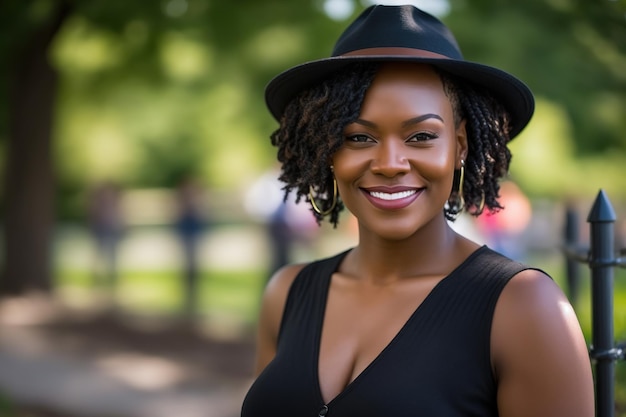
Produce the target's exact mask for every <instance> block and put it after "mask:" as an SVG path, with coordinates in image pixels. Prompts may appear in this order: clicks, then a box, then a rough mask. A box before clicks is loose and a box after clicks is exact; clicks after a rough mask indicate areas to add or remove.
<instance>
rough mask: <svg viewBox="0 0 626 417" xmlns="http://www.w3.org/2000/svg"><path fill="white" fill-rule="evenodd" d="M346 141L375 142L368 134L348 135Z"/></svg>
mask: <svg viewBox="0 0 626 417" xmlns="http://www.w3.org/2000/svg"><path fill="white" fill-rule="evenodd" d="M346 141H347V142H352V143H367V142H373V141H374V140H373V139H372V138H370V137H369V136H367V135H363V134H356V135H349V136H347V137H346Z"/></svg>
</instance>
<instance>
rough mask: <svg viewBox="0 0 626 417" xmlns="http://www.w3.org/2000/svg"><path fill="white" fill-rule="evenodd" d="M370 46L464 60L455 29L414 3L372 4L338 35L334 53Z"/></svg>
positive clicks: (337, 54) (333, 54) (341, 53)
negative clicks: (423, 52) (409, 50)
mask: <svg viewBox="0 0 626 417" xmlns="http://www.w3.org/2000/svg"><path fill="white" fill-rule="evenodd" d="M369 48H410V49H416V50H420V51H429V52H433V53H436V54H439V55H443V56H445V57H447V58H450V59H455V60H463V55H462V54H461V50H460V49H459V46H458V44H457V42H456V39H455V38H454V35H453V34H452V32H451V31H450V30H449V29H448V28H447V27H446V26H445V25H444V24H443V23H442V22H441V21H440V20H439V19H437V18H436V17H434V16H432V15H430V14H428V13H426V12H424V11H422V10H420V9H418V8H416V7H413V6H411V5H404V6H384V5H375V6H370V7H369V8H368V9H367V10H365V11H363V13H361V15H360V16H359V17H358V18H357V19H356V20H355V21H354V22H352V24H350V26H348V27H347V28H346V30H345V31H344V32H343V34H342V35H341V36H340V37H339V39H338V40H337V43H336V44H335V48H334V49H333V52H332V56H340V55H345V54H347V53H350V52H354V51H358V50H363V49H369Z"/></svg>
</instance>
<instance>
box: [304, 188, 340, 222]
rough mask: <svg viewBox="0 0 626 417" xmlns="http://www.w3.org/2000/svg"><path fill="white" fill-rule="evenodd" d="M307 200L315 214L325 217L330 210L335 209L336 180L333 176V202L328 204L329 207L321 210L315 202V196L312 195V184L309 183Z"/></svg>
mask: <svg viewBox="0 0 626 417" xmlns="http://www.w3.org/2000/svg"><path fill="white" fill-rule="evenodd" d="M309 201H310V202H311V206H312V207H313V210H314V211H315V212H316V213H317V214H319V215H320V216H321V217H325V216H327V215H329V214H330V213H332V211H333V210H334V209H335V206H336V205H337V180H336V179H334V178H333V203H332V204H331V205H330V208H329V209H327V210H324V211H322V210H321V209H320V208H319V207H318V206H317V203H316V202H315V197H313V186H312V185H309Z"/></svg>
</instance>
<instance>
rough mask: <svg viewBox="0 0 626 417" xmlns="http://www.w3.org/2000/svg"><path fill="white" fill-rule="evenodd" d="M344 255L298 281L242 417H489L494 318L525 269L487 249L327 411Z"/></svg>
mask: <svg viewBox="0 0 626 417" xmlns="http://www.w3.org/2000/svg"><path fill="white" fill-rule="evenodd" d="M346 253H347V252H344V253H341V254H339V255H336V256H334V257H332V258H328V259H324V260H321V261H317V262H314V263H312V264H310V265H308V266H306V267H305V268H304V269H303V270H302V271H301V272H300V274H299V275H298V276H297V277H296V279H295V280H294V282H293V284H292V286H291V289H290V290H289V295H288V297H287V302H286V305H285V311H284V314H283V320H282V323H281V328H280V333H279V339H278V345H277V352H276V356H275V358H274V359H273V360H272V362H270V363H269V365H268V366H267V367H266V368H265V370H264V371H263V372H262V373H261V375H259V377H258V378H257V379H256V381H255V382H254V383H253V385H252V387H251V388H250V390H249V391H248V394H247V396H246V398H245V400H244V403H243V407H242V412H241V416H242V417H265V416H267V417H315V416H318V415H326V416H328V417H437V416H441V417H492V416H497V415H498V410H497V403H496V382H495V380H494V377H493V374H492V369H491V362H490V333H491V323H492V318H493V312H494V308H495V305H496V302H497V300H498V297H499V295H500V293H501V291H502V289H503V288H504V286H505V285H506V283H507V282H508V281H509V280H510V279H511V278H512V277H513V276H514V275H515V274H516V273H518V272H520V271H522V270H524V269H528V267H526V266H524V265H522V264H520V263H517V262H514V261H512V260H510V259H508V258H506V257H504V256H502V255H500V254H498V253H496V252H494V251H492V250H491V249H489V248H487V247H486V246H483V247H481V248H480V249H478V250H477V251H475V252H474V253H473V254H472V255H470V256H469V257H468V258H467V259H466V260H465V261H464V262H463V263H462V264H461V265H460V266H459V267H457V268H456V269H455V270H454V271H453V272H452V273H450V275H448V276H446V277H445V278H444V279H442V280H441V281H440V282H439V283H438V284H437V285H436V286H435V287H434V288H433V289H432V291H431V292H430V293H429V294H428V296H427V297H426V298H425V299H424V301H423V302H422V303H421V304H420V306H419V307H418V308H417V309H416V310H415V311H414V313H413V314H412V315H411V317H410V318H409V319H408V321H407V322H406V323H405V324H404V326H403V327H402V329H401V330H400V331H399V332H398V334H397V335H396V336H395V337H394V338H393V340H392V341H391V342H390V343H389V344H388V345H387V346H386V347H385V349H384V350H383V351H382V352H381V353H380V354H379V355H378V356H377V357H376V359H375V360H374V361H373V362H372V363H371V364H370V365H369V366H368V367H367V368H366V369H365V370H364V371H363V372H362V373H361V374H360V375H358V376H357V378H356V379H355V380H354V381H352V382H351V383H350V384H349V385H348V386H347V387H346V388H345V390H344V391H343V392H341V393H340V394H339V395H338V396H337V397H335V398H334V399H332V400H331V401H330V402H328V403H325V402H324V400H323V399H322V394H321V390H320V386H319V380H318V366H317V365H318V358H319V348H320V339H321V333H322V324H323V319H324V312H325V307H326V299H327V295H328V288H329V286H330V280H331V276H332V274H333V273H334V272H335V271H336V270H337V268H338V266H339V264H340V263H341V261H342V259H343V258H344V256H345V255H346Z"/></svg>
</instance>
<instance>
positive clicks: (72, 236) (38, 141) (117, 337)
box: [0, 0, 626, 417]
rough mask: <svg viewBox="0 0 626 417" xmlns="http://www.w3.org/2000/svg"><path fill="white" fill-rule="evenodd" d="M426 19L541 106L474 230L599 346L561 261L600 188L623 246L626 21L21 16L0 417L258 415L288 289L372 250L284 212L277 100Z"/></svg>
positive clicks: (274, 9) (506, 10)
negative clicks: (272, 101)
mask: <svg viewBox="0 0 626 417" xmlns="http://www.w3.org/2000/svg"><path fill="white" fill-rule="evenodd" d="M407 2H408V3H413V4H416V5H417V6H419V7H422V8H424V9H426V10H427V11H430V12H431V13H433V14H435V15H437V16H439V17H440V18H441V19H442V20H444V21H445V22H446V23H447V24H448V25H449V26H450V27H451V28H452V30H453V32H454V33H455V35H456V37H457V39H458V41H459V44H460V46H461V49H462V50H463V52H464V55H465V57H466V58H467V59H469V60H473V61H479V62H483V63H487V64H490V65H494V66H497V67H500V68H502V69H504V70H507V71H509V72H511V73H513V74H515V75H516V76H518V77H519V78H521V79H522V80H524V81H525V82H527V84H528V85H529V86H530V87H531V89H532V90H533V91H534V93H535V95H536V99H537V108H536V113H535V116H534V118H533V120H532V122H531V123H530V125H529V126H528V127H527V128H526V129H525V130H524V132H523V133H522V134H521V135H520V136H519V137H518V138H516V139H515V140H514V141H513V142H512V144H511V149H512V152H513V155H514V156H513V161H512V167H511V175H510V180H509V181H507V182H506V183H505V184H503V187H502V197H503V204H504V206H505V207H506V208H507V209H505V210H504V211H503V212H501V213H500V214H498V215H496V216H482V217H481V218H479V219H477V220H475V219H470V218H465V217H462V218H461V219H460V220H459V221H457V223H456V224H455V227H456V228H458V229H459V230H460V231H461V232H462V233H464V234H466V235H468V236H470V237H472V238H474V239H476V240H477V241H480V242H483V243H488V244H490V245H492V246H493V247H495V248H497V249H499V250H501V251H503V252H505V253H507V254H509V255H510V256H512V257H515V258H517V259H520V260H523V261H526V262H530V263H532V264H534V265H536V266H538V267H540V268H543V269H545V270H546V271H547V272H548V273H550V274H551V275H552V276H553V277H554V278H555V279H556V280H557V282H558V283H559V284H560V285H561V286H562V288H563V289H564V291H566V293H567V294H568V295H569V296H570V299H571V300H572V302H573V303H574V305H575V308H576V311H577V314H578V315H579V319H580V321H581V324H582V326H583V329H584V331H585V335H586V337H587V338H590V335H591V328H590V323H591V318H590V307H591V306H590V297H589V279H588V278H589V276H588V275H589V274H588V269H586V267H585V266H581V268H580V270H579V271H578V274H577V275H576V277H575V279H574V278H572V274H571V273H570V274H569V275H568V273H567V268H566V263H565V258H564V256H563V251H562V248H563V245H564V242H565V237H564V233H565V221H566V219H570V220H571V224H572V225H575V228H574V229H575V230H576V232H577V234H578V238H577V239H578V241H577V242H574V243H580V245H581V246H582V247H584V246H585V244H586V243H585V242H588V240H589V239H588V225H587V223H586V217H587V213H588V211H589V209H590V208H591V204H592V202H593V200H594V198H595V197H596V194H597V193H598V191H599V190H600V189H603V190H605V191H606V193H607V195H608V196H609V198H610V199H611V202H612V204H613V206H614V208H615V211H616V213H617V216H618V222H617V223H616V230H617V242H618V244H619V245H620V247H623V246H625V245H624V243H625V242H624V237H626V222H625V219H626V175H625V174H624V172H623V170H624V167H626V117H625V116H626V1H625V0H596V1H588V0H548V1H546V0H526V1H523V2H507V1H501V0H422V1H419V0H418V1H413V2H409V1H404V2H393V1H387V2H384V1H381V2H374V1H365V0H297V1H279V0H264V1H257V0H240V1H238V2H228V1H223V0H222V1H220V0H152V1H142V2H132V1H121V0H82V1H78V0H2V1H1V2H0V81H1V83H0V97H1V98H2V101H1V102H0V181H1V182H0V184H2V187H1V194H0V215H1V219H2V226H3V227H2V230H1V232H0V247H1V249H2V251H1V252H0V265H1V267H2V269H1V274H0V417H35V416H36V417H100V416H102V417H135V416H137V417H144V416H150V417H159V416H161V415H163V416H165V415H167V416H171V415H172V414H174V415H179V416H183V417H195V416H203V417H207V416H209V417H210V416H218V417H233V416H237V415H239V407H240V404H241V400H242V398H243V395H245V392H246V389H247V387H248V386H249V384H250V382H251V380H252V366H253V354H254V326H255V321H256V315H257V309H258V306H259V299H260V296H261V292H262V290H263V286H264V284H265V282H266V280H267V278H268V276H269V274H271V272H272V271H273V270H274V269H275V268H276V267H277V266H278V265H281V264H284V263H286V262H296V261H305V260H310V259H312V258H314V257H319V256H325V255H330V254H333V253H336V252H338V251H340V250H343V249H345V248H347V247H349V246H350V245H352V244H354V243H355V242H356V235H355V228H354V221H353V219H352V218H351V217H350V216H349V215H348V214H346V215H345V216H344V218H343V219H342V221H341V222H340V226H339V227H338V228H337V229H333V228H332V227H330V226H327V225H323V226H322V227H318V226H317V225H316V224H315V222H314V220H313V218H312V216H311V214H310V213H309V212H308V210H307V208H306V207H305V205H302V204H296V203H295V202H293V201H288V202H287V203H285V204H282V203H281V199H282V195H281V192H280V184H277V182H276V169H277V166H276V164H275V157H274V149H273V148H272V146H271V145H270V143H269V135H270V133H271V132H272V131H273V130H274V129H275V128H276V127H277V125H276V122H275V121H274V120H273V119H272V118H271V117H270V116H269V113H268V112H267V111H266V108H265V104H264V99H263V89H264V86H265V85H266V83H267V82H268V81H269V80H270V79H271V77H272V76H274V75H276V74H277V73H279V72H280V71H282V70H284V69H286V68H288V67H290V66H293V65H296V64H298V63H301V62H303V61H306V60H311V59H316V58H320V57H324V56H328V54H329V52H330V50H331V49H332V45H333V43H334V40H335V39H336V38H337V36H338V35H339V34H340V33H341V32H342V30H343V29H344V28H345V26H346V25H347V22H348V21H349V20H350V19H352V18H353V17H354V16H355V15H356V14H358V13H359V12H360V11H362V10H363V9H364V8H365V7H367V6H369V5H370V4H373V3H380V4H394V3H395V4H400V3H407ZM616 272H617V276H616V282H615V287H616V290H615V315H614V318H615V326H616V327H615V334H616V338H618V339H623V338H626V283H625V282H624V278H626V275H625V274H624V273H623V270H618V271H616ZM568 277H569V279H568ZM617 374H618V385H617V400H618V405H617V407H618V415H626V369H624V368H623V366H622V365H618V369H617ZM620 412H621V413H622V414H619V413H620Z"/></svg>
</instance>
